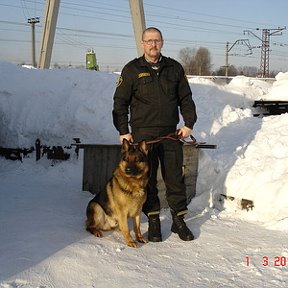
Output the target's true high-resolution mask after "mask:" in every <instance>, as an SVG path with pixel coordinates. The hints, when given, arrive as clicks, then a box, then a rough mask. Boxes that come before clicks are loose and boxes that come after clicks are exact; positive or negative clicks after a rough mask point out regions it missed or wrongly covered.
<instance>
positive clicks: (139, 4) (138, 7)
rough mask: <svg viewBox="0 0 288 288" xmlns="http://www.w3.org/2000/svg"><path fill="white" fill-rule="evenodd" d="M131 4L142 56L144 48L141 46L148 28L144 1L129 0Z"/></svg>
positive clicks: (135, 33) (139, 52) (134, 26)
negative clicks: (143, 34) (144, 32)
mask: <svg viewBox="0 0 288 288" xmlns="http://www.w3.org/2000/svg"><path fill="white" fill-rule="evenodd" d="M129 5H130V12H131V16H132V22H133V28H134V35H135V40H136V47H137V54H138V56H139V57H140V56H142V55H143V49H142V47H141V40H142V33H143V31H144V30H145V28H146V24H145V16H144V8H143V1H142V0H129Z"/></svg>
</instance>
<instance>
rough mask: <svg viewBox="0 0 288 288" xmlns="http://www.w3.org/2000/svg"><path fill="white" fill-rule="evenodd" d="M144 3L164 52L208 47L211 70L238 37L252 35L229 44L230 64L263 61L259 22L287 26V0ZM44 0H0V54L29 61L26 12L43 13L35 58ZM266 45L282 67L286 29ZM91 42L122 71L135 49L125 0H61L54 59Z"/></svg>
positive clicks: (70, 61) (81, 51)
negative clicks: (157, 32)
mask: <svg viewBox="0 0 288 288" xmlns="http://www.w3.org/2000/svg"><path fill="white" fill-rule="evenodd" d="M164 3H165V4H164ZM231 3H233V4H231ZM143 4H144V12H145V19H146V26H147V27H148V26H156V27H158V28H160V29H161V30H162V32H163V36H164V39H165V43H164V48H163V54H165V55H166V56H170V57H173V58H175V59H178V55H179V51H180V50H181V49H182V48H185V47H190V48H192V49H198V48H199V47H206V48H207V49H208V50H209V51H210V53H211V63H212V65H213V66H212V69H213V70H217V69H219V68H220V66H223V65H225V53H226V52H225V51H226V50H225V49H226V43H227V42H229V48H231V47H232V45H233V44H234V43H240V42H238V40H241V39H248V40H249V44H250V47H251V50H249V49H248V47H247V45H240V44H239V45H234V46H233V47H232V48H231V50H230V51H229V59H228V62H229V64H230V65H234V66H254V67H257V68H260V57H261V49H260V48H259V47H260V45H261V38H262V30H263V29H271V30H270V32H271V33H273V32H275V31H277V29H278V28H284V27H285V26H287V15H286V11H287V10H288V3H287V1H283V0H276V1H262V0H253V1H249V0H243V1H229V0H217V1H215V0H203V1H195V0H192V1H191V0H179V1H172V0H167V1H165V2H163V1H160V0H156V1H155V0H154V1H152V0H144V1H143ZM44 6H45V1H44V0H1V1H0V19H1V20H0V45H1V46H0V47H1V49H0V60H2V61H3V60H5V61H10V62H14V63H26V64H29V63H31V58H32V56H31V55H32V52H31V51H32V48H31V27H30V24H28V23H27V19H28V18H32V17H40V23H39V24H36V28H35V29H36V32H35V33H36V61H37V62H38V61H39V43H40V41H41V33H42V25H43V21H44ZM257 28H258V29H259V30H257ZM274 29H276V30H274ZM244 31H246V33H245V35H244ZM248 31H249V32H248ZM259 38H260V39H259ZM270 47H271V49H270V50H271V51H270V53H269V54H270V55H269V56H270V62H269V63H270V67H269V68H270V71H275V70H276V71H282V72H285V71H287V70H288V54H287V52H288V31H286V30H283V32H282V35H277V36H276V35H275V34H274V36H271V41H270ZM89 49H93V50H94V51H95V52H96V56H97V60H98V64H99V66H100V69H101V70H102V71H116V70H117V71H119V70H121V69H122V67H123V66H124V65H125V63H127V62H128V61H130V60H131V59H133V58H135V57H137V52H136V45H135V40H134V33H133V28H132V23H131V17H130V10H129V1H128V0H107V1H101V0H83V1H81V2H79V1H76V0H72V1H67V0H66V1H65V0H61V2H60V10H59V15H58V22H57V30H56V37H55V43H54V48H53V54H52V59H51V64H52V65H54V64H58V65H62V66H63V65H72V66H81V65H82V66H83V65H85V54H86V52H87V50H89ZM251 52H252V54H249V53H251ZM247 54H249V55H247Z"/></svg>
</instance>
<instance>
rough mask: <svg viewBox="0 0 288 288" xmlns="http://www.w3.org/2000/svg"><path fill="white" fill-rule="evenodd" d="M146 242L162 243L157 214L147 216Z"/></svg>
mask: <svg viewBox="0 0 288 288" xmlns="http://www.w3.org/2000/svg"><path fill="white" fill-rule="evenodd" d="M148 240H149V241H150V242H161V241H162V235H161V225H160V218H159V214H154V215H149V216H148Z"/></svg>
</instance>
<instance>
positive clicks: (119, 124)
mask: <svg viewBox="0 0 288 288" xmlns="http://www.w3.org/2000/svg"><path fill="white" fill-rule="evenodd" d="M132 87H133V81H132V79H131V77H130V75H129V70H128V68H127V66H125V67H124V68H123V70H122V73H121V76H120V77H119V79H118V83H117V87H116V90H115V93H114V97H113V100H114V103H113V111H112V116H113V124H114V126H115V128H116V129H117V130H118V132H119V134H120V135H124V134H127V133H129V127H128V122H129V120H128V116H129V106H130V100H131V96H132V91H133V89H132Z"/></svg>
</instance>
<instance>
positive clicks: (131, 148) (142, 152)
mask: <svg viewBox="0 0 288 288" xmlns="http://www.w3.org/2000/svg"><path fill="white" fill-rule="evenodd" d="M147 155H148V146H147V144H146V142H145V141H141V142H139V143H138V144H130V143H129V142H128V140H126V139H124V140H123V144H122V147H121V156H122V157H121V161H120V167H121V170H122V171H123V172H124V173H125V174H126V175H127V176H130V177H141V176H142V175H145V174H147V173H148V161H147Z"/></svg>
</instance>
